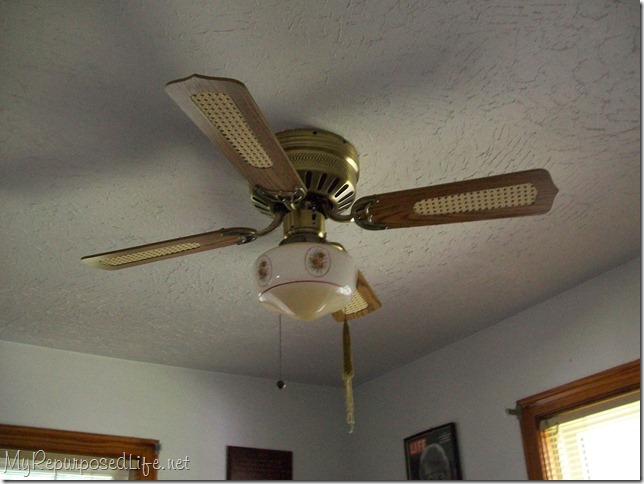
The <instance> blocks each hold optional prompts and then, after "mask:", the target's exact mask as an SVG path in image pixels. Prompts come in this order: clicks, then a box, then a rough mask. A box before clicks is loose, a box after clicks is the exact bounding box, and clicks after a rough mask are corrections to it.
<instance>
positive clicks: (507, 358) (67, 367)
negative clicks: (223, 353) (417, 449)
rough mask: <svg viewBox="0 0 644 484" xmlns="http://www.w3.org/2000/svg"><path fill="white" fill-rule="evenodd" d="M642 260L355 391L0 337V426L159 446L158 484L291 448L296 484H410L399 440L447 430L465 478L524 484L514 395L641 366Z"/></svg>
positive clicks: (209, 475) (206, 475) (216, 474)
mask: <svg viewBox="0 0 644 484" xmlns="http://www.w3.org/2000/svg"><path fill="white" fill-rule="evenodd" d="M640 264H641V261H640V259H636V260H633V261H631V262H629V263H627V264H625V265H623V266H621V267H619V268H617V269H615V270H613V271H611V272H608V273H606V274H603V275H601V276H599V277H597V278H595V279H592V280H590V281H588V282H587V283H585V284H582V285H580V286H578V287H576V288H573V289H571V290H570V291H568V292H566V293H563V294H561V295H559V296H556V297H554V298H552V299H550V300H547V301H545V302H543V303H542V304H539V305H537V306H535V307H533V308H531V309H529V310H527V311H525V312H523V313H521V314H518V315H516V316H514V317H512V318H510V319H507V320H505V321H503V322H501V323H499V324H497V325H495V326H493V327H491V328H488V329H486V330H484V331H482V332H479V333H477V334H475V335H473V336H471V337H469V338H466V339H464V340H462V341H459V342H457V343H454V344H452V345H450V346H448V347H446V348H444V349H442V350H440V351H437V352H435V353H432V354H430V355H427V356H426V357H424V358H421V359H420V360H417V361H416V362H414V363H412V364H410V365H407V366H405V367H403V368H400V369H398V370H396V371H393V372H391V373H389V374H387V375H384V376H382V377H380V378H377V379H375V380H372V381H371V382H368V383H366V384H363V385H361V386H360V387H358V388H356V389H355V403H356V420H357V426H356V431H355V433H354V434H352V435H350V436H349V435H347V428H346V424H345V422H344V418H345V415H344V396H343V392H342V389H340V388H324V387H318V386H309V385H297V384H292V383H289V385H288V387H287V389H286V390H284V391H282V392H280V391H278V390H277V389H276V388H275V384H274V382H273V381H272V380H271V381H269V380H262V379H254V378H247V377H239V376H232V375H224V374H220V373H213V372H206V371H197V370H189V369H183V368H173V367H166V366H160V365H151V364H146V363H138V362H133V361H125V360H117V359H111V358H104V357H98V356H91V355H83V354H78V353H72V352H66V351H59V350H52V349H46V348H39V347H35V346H28V345H22V344H16V343H7V342H2V341H0V379H1V380H0V381H1V382H2V390H1V393H0V423H6V424H16V425H28V426H38V427H50V428H60V429H68V430H79V431H86V432H97V433H106V434H114V435H129V436H138V437H145V438H154V439H159V440H160V441H161V442H162V445H163V450H162V452H161V459H168V458H175V459H176V458H180V457H184V456H186V455H187V456H188V457H189V458H190V468H191V471H190V472H178V471H175V472H166V473H161V474H160V476H159V477H160V478H166V479H173V480H179V479H191V480H200V479H223V478H225V465H226V463H225V455H226V445H241V446H245V447H260V448H271V449H283V450H292V451H293V452H294V477H295V479H297V480H347V479H351V478H353V479H356V480H399V479H405V477H406V475H405V467H404V450H403V439H404V438H405V437H408V436H410V435H412V434H414V433H417V432H420V431H422V430H426V429H428V428H431V427H434V426H437V425H441V424H444V423H447V422H456V425H457V432H458V438H459V440H460V451H461V460H462V468H463V474H464V477H465V478H466V479H474V480H486V479H492V480H504V479H510V480H516V479H525V478H526V471H525V465H524V460H523V450H522V447H521V439H520V432H519V427H518V422H517V421H516V419H515V418H514V417H510V416H507V415H505V408H507V407H513V406H514V404H515V402H516V400H518V399H520V398H523V397H526V396H529V395H532V394H534V393H537V392H540V391H542V390H545V389H548V388H551V387H554V386H557V385H560V384H563V383H566V382H569V381H572V380H575V379H577V378H581V377H583V376H586V375H589V374H592V373H596V372H598V371H601V370H604V369H607V368H610V367H613V366H616V365H619V364H621V363H625V362H627V361H632V360H634V359H637V358H638V357H639V354H640V321H641V320H640Z"/></svg>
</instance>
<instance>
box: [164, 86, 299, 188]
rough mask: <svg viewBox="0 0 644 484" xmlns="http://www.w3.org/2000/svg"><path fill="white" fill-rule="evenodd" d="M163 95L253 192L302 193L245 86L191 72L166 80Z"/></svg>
mask: <svg viewBox="0 0 644 484" xmlns="http://www.w3.org/2000/svg"><path fill="white" fill-rule="evenodd" d="M166 92H167V93H168V94H169V95H170V97H171V98H172V99H173V100H174V101H175V102H176V103H177V104H178V105H179V107H180V108H181V109H182V110H183V111H184V112H185V113H186V114H187V115H188V117H190V119H191V120H192V121H193V122H194V123H195V124H196V125H197V126H199V128H200V129H201V131H203V132H204V133H205V134H206V136H208V138H210V140H211V141H212V142H213V143H215V144H216V145H217V146H218V147H219V149H220V150H221V151H222V152H223V154H224V155H225V156H226V157H227V158H228V159H229V160H230V161H231V162H232V163H233V165H235V166H236V167H237V169H238V170H239V171H240V172H241V174H242V175H244V176H245V177H246V179H247V180H248V181H249V182H250V184H251V186H252V187H253V188H254V187H256V186H259V187H261V188H262V189H264V190H265V191H269V192H284V193H294V192H296V191H297V190H300V191H302V193H305V192H306V190H305V188H304V184H303V183H302V180H301V179H300V177H299V175H298V174H297V171H296V170H295V168H293V165H292V164H291V162H290V161H289V158H288V156H287V155H286V153H284V150H283V149H282V146H281V145H280V144H279V141H278V140H277V138H276V137H275V135H274V134H273V133H272V131H271V130H270V129H269V127H268V124H267V123H266V119H265V118H264V115H263V114H262V112H261V111H260V109H259V107H258V106H257V104H256V103H255V101H254V100H253V98H252V96H251V95H250V93H249V92H248V90H247V89H246V86H244V84H242V83H241V82H239V81H237V80H235V79H226V78H220V77H206V76H200V75H197V74H195V75H193V76H190V77H187V78H185V79H179V80H177V81H172V82H169V83H168V84H167V85H166Z"/></svg>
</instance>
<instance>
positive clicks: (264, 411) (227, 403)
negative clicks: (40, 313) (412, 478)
mask: <svg viewBox="0 0 644 484" xmlns="http://www.w3.org/2000/svg"><path fill="white" fill-rule="evenodd" d="M0 381H1V382H2V389H1V390H0V423H4V424H14V425H26V426H34V427H47V428H57V429H65V430H78V431H84V432H94V433H105V434H112V435H125V436H135V437H142V438H152V439H158V440H160V441H161V444H162V450H161V454H160V458H161V461H162V462H163V461H164V460H166V459H169V458H173V459H177V458H182V457H185V456H188V457H189V458H190V464H189V468H190V469H191V470H190V471H189V472H188V471H173V472H169V471H166V472H161V473H160V474H159V478H161V479H172V480H179V479H191V480H201V479H225V477H226V445H239V446H244V447H259V448H270V449H280V450H290V451H293V474H294V478H295V479H297V480H326V479H343V478H345V477H346V476H347V475H348V474H347V473H348V471H347V464H348V461H347V457H346V456H347V450H348V447H347V445H348V442H349V441H348V439H347V435H348V434H347V427H346V423H345V414H344V396H343V393H342V390H341V389H339V388H324V387H319V386H310V385H298V384H295V383H289V384H288V386H287V388H286V389H284V390H282V391H279V390H278V389H277V388H276V387H275V382H274V381H272V380H263V379H255V378H247V377H239V376H232V375H224V374H220V373H213V372H207V371H197V370H189V369H184V368H173V367H168V366H161V365H152V364H146V363H138V362H133V361H125V360H118V359H113V358H104V357H98V356H91V355H83V354H79V353H73V352H68V351H59V350H52V349H47V348H40V347H36V346H29V345H23V344H16V343H8V342H2V341H0ZM0 478H1V475H0Z"/></svg>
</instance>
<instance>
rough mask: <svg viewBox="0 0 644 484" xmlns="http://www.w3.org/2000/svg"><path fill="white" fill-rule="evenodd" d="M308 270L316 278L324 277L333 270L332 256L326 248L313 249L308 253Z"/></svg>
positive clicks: (306, 260) (306, 262)
mask: <svg viewBox="0 0 644 484" xmlns="http://www.w3.org/2000/svg"><path fill="white" fill-rule="evenodd" d="M305 265H306V270H307V271H309V273H310V274H311V275H313V276H316V277H322V276H324V275H326V273H327V272H329V269H330V268H331V254H330V252H329V251H328V250H327V249H325V248H324V247H311V248H310V249H309V250H308V251H307V252H306V257H305Z"/></svg>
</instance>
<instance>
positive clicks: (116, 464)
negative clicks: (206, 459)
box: [0, 450, 190, 477]
mask: <svg viewBox="0 0 644 484" xmlns="http://www.w3.org/2000/svg"><path fill="white" fill-rule="evenodd" d="M21 452H23V451H20V450H17V451H16V452H15V455H13V456H12V455H10V453H9V451H8V450H5V455H4V459H3V460H4V466H1V465H0V473H3V474H6V473H7V472H8V471H16V470H17V471H22V472H24V477H29V475H30V474H31V473H32V472H33V471H50V472H51V471H54V472H59V471H63V472H64V471H75V472H80V473H81V475H82V474H83V472H87V471H90V472H96V471H115V470H126V471H130V470H141V471H142V473H143V475H144V476H148V475H149V474H150V470H151V469H155V470H166V469H167V470H174V471H189V470H190V468H189V467H188V466H189V464H190V458H188V457H187V456H186V457H183V458H179V459H168V463H167V465H166V466H162V465H161V464H160V462H159V459H154V460H152V461H150V460H147V459H146V458H145V456H138V455H132V454H126V453H125V452H123V454H122V455H121V456H119V457H89V458H88V457H64V458H48V457H47V453H46V452H45V451H44V450H38V451H35V452H29V453H27V452H25V454H27V457H25V456H23V455H22V454H21ZM12 454H13V452H12ZM0 462H1V460H0Z"/></svg>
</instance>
